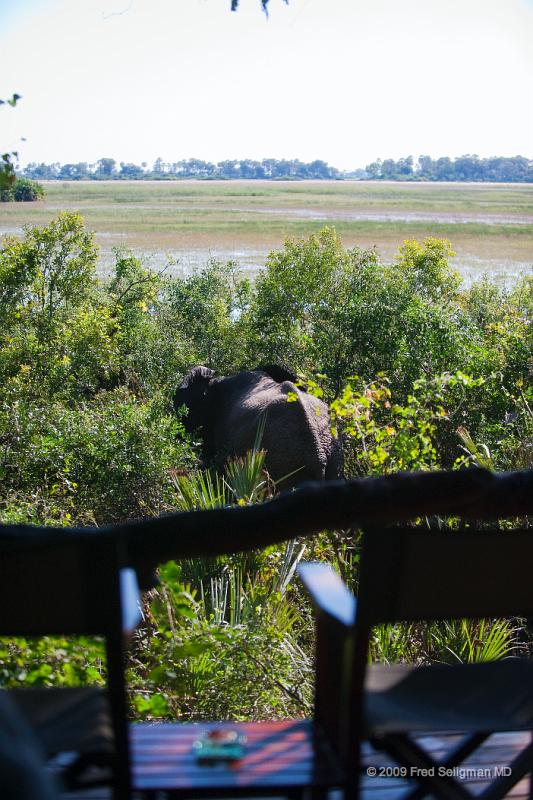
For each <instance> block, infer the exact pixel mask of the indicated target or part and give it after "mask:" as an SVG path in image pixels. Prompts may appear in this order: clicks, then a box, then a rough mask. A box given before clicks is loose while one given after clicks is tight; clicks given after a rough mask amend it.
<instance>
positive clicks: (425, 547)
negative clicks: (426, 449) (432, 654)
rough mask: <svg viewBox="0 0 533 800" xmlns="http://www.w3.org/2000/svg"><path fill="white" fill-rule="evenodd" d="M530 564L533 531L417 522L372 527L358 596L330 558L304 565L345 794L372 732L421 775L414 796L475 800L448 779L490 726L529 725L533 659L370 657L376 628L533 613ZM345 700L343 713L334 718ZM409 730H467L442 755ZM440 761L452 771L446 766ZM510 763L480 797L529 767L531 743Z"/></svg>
mask: <svg viewBox="0 0 533 800" xmlns="http://www.w3.org/2000/svg"><path fill="white" fill-rule="evenodd" d="M532 565H533V532H532V531H529V532H528V531H505V532H502V531H473V532H472V531H450V532H437V531H428V530H426V529H416V528H388V529H383V530H380V529H372V530H367V531H366V533H365V536H364V544H363V553H362V559H361V572H360V582H359V593H358V598H357V600H356V599H355V598H354V597H353V595H352V594H351V593H350V592H349V591H348V589H347V588H346V587H345V585H344V584H343V583H342V581H341V579H340V578H339V577H338V575H336V574H335V573H334V572H333V571H332V570H331V568H329V567H328V566H327V565H324V564H302V565H300V568H299V573H300V576H301V578H302V580H303V582H304V584H305V586H306V587H307V589H308V591H309V592H310V594H311V596H312V598H313V600H314V603H315V606H316V609H317V617H318V619H317V625H318V632H319V635H318V638H317V688H316V715H317V717H318V718H320V719H321V721H322V724H323V726H324V730H325V734H326V736H327V738H328V740H329V741H330V742H331V743H332V744H333V746H334V748H335V750H336V752H337V753H338V754H339V756H340V758H341V761H342V763H343V764H344V767H345V770H346V776H347V782H346V796H347V797H350V798H354V797H356V796H357V794H358V790H359V778H360V766H361V764H360V753H361V743H362V741H363V740H365V739H369V740H370V741H371V742H372V744H373V745H374V747H376V748H378V749H381V750H384V751H386V753H388V754H389V755H390V756H392V757H393V758H394V759H395V761H396V762H397V763H398V764H399V765H401V766H403V767H406V768H407V775H408V777H411V778H412V779H414V780H416V781H418V788H415V789H414V790H412V791H411V792H410V793H409V794H408V795H407V797H409V798H410V800H416V799H417V798H421V797H423V796H424V795H426V794H430V793H431V795H432V796H435V797H438V798H442V799H443V800H467V798H471V797H472V795H471V794H470V793H469V792H468V791H467V790H466V789H465V788H464V786H463V785H461V783H460V782H458V781H457V780H456V779H455V777H453V775H452V776H451V777H450V775H449V773H453V770H452V768H454V767H458V765H460V764H461V763H462V762H463V761H464V760H465V759H466V758H467V757H468V756H470V755H471V754H472V753H473V752H474V751H475V750H476V749H477V748H478V747H479V746H480V745H481V744H482V743H483V742H484V741H485V740H486V739H487V738H488V737H489V736H490V735H491V733H493V732H499V731H533V664H532V663H530V662H529V661H528V660H525V659H518V658H508V659H504V660H501V661H495V662H487V663H479V664H457V665H450V666H449V665H445V664H435V665H429V666H420V667H416V666H409V665H405V664H393V665H386V664H369V642H370V636H371V632H372V628H373V626H375V625H378V624H381V623H392V622H399V621H404V622H414V621H420V620H444V619H461V618H486V617H508V616H521V617H531V616H532V615H533V578H532ZM341 665H343V667H342V668H341ZM339 707H341V708H344V709H345V713H343V714H341V715H337V709H338V708H339ZM413 732H417V733H421V732H422V733H423V732H428V733H429V732H431V733H439V732H440V733H451V732H461V733H463V734H465V735H464V738H463V740H462V741H461V743H460V744H459V745H458V746H456V747H455V748H454V749H453V751H452V752H450V753H448V755H447V756H446V757H445V758H444V760H443V761H441V762H439V764H437V763H436V762H435V761H434V760H433V758H432V757H430V756H429V754H428V753H427V752H425V751H424V750H423V749H422V748H421V746H420V744H419V743H418V742H417V741H415V740H414V738H413V737H412V736H411V735H410V734H412V733H413ZM529 740H530V739H528V741H529ZM439 766H440V767H441V769H439ZM443 766H444V767H446V768H447V769H448V770H449V772H448V773H447V774H441V773H446V770H443V769H442V767H443ZM509 766H510V770H507V771H508V773H509V774H507V775H502V776H500V777H496V778H495V779H494V780H493V782H492V783H491V784H490V786H489V787H488V788H487V789H485V790H484V791H483V792H482V793H481V794H479V795H477V796H478V797H481V798H483V800H497V799H498V798H501V797H503V796H504V795H505V794H507V792H509V791H510V789H511V788H512V787H513V786H514V785H515V784H516V783H517V782H518V781H519V780H520V779H521V778H522V777H523V776H525V775H526V774H527V773H531V771H532V768H533V745H531V744H529V745H527V746H525V747H524V749H523V750H522V751H521V752H519V754H518V755H516V757H515V758H514V760H513V761H512V763H511V764H510V765H509ZM405 796H406V795H405V794H404V797H405Z"/></svg>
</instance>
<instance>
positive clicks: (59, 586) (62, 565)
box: [0, 533, 141, 800]
mask: <svg viewBox="0 0 533 800" xmlns="http://www.w3.org/2000/svg"><path fill="white" fill-rule="evenodd" d="M140 615H141V612H140V604H139V594H138V589H137V583H136V577H135V573H134V572H133V570H131V569H121V568H120V558H119V552H118V547H117V543H116V541H114V540H112V539H111V538H110V537H107V536H105V535H104V534H100V533H95V534H92V535H90V536H81V535H80V536H79V537H77V536H76V535H73V536H72V540H71V541H70V542H65V541H64V540H63V541H60V542H55V543H54V542H53V540H52V541H51V542H50V541H49V542H46V543H43V544H42V545H39V543H38V542H35V543H34V546H32V547H24V546H22V547H21V549H20V550H18V551H17V550H16V548H13V550H12V552H9V551H8V552H3V553H2V560H1V566H0V633H1V634H2V635H11V636H43V635H61V636H70V635H98V636H103V637H104V638H105V649H106V658H107V687H106V691H103V690H101V689H99V688H97V687H82V688H55V687H54V688H35V689H33V688H22V689H14V690H11V691H10V692H9V695H10V697H11V698H12V699H13V701H14V702H15V703H16V705H17V706H18V707H19V709H20V711H21V712H22V713H23V715H24V716H25V717H26V718H27V720H28V721H29V723H30V725H31V726H32V728H33V729H34V731H35V733H36V734H37V738H38V739H39V740H40V742H41V744H42V745H43V747H44V749H45V751H46V752H47V753H48V754H49V755H52V754H57V753H60V752H63V751H69V752H75V753H76V754H77V755H76V758H75V760H74V761H73V763H71V764H70V766H69V767H68V768H67V769H66V770H65V773H64V780H65V784H66V786H67V787H68V788H79V787H80V786H83V787H85V786H87V785H91V784H92V785H94V784H95V783H102V782H111V783H112V785H113V796H114V797H115V798H117V800H118V798H121V799H123V798H128V797H129V796H130V791H131V767H130V744H129V738H128V727H127V725H128V723H127V717H126V694H125V680H124V645H125V637H127V636H129V635H130V634H131V633H132V631H133V629H134V627H135V626H136V624H137V623H138V621H139V619H140ZM95 768H98V770H99V771H101V770H103V771H104V772H106V770H107V776H106V777H104V778H102V776H101V774H100V775H99V776H98V777H97V778H94V779H93V780H90V779H89V780H87V781H86V780H83V776H84V775H88V774H89V770H91V769H92V770H93V774H94V771H95Z"/></svg>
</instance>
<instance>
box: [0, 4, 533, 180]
mask: <svg viewBox="0 0 533 800" xmlns="http://www.w3.org/2000/svg"><path fill="white" fill-rule="evenodd" d="M229 6H230V0H0V97H6V96H7V95H10V94H12V93H13V92H14V91H16V92H18V93H20V94H21V95H23V100H22V101H21V103H20V105H19V106H17V108H16V109H11V108H7V107H6V106H2V107H1V108H0V151H2V152H3V151H4V150H6V149H7V148H15V149H17V148H18V150H19V152H20V155H21V161H22V163H27V162H28V161H61V162H63V163H64V162H70V161H90V162H92V161H95V160H96V159H97V158H99V157H101V156H110V157H114V158H116V159H117V160H122V161H134V162H141V161H148V162H149V163H151V162H152V161H153V160H154V159H155V158H156V157H157V156H161V157H162V158H163V159H164V160H165V161H177V160H179V159H182V158H189V157H196V158H202V159H206V160H212V161H218V160H221V159H225V158H244V157H248V158H257V159H261V158H268V157H274V158H300V159H301V160H304V161H309V160H312V159H315V158H323V159H325V160H327V161H329V162H330V164H333V165H334V166H337V167H341V168H353V167H360V166H364V165H365V164H367V163H368V162H369V161H372V160H374V159H376V158H377V157H382V158H385V157H394V158H397V157H399V156H404V155H409V154H413V155H415V156H416V155H420V154H429V155H432V156H440V155H451V156H457V155H461V154H464V153H477V154H479V155H481V156H488V155H517V154H521V155H525V156H529V157H533V0H290V3H289V5H288V6H286V5H285V4H284V3H283V2H282V0H270V17H269V19H268V20H267V19H266V18H265V16H264V14H262V12H261V10H260V5H259V0H241V2H240V6H241V7H240V10H239V11H238V12H237V13H233V14H232V13H231V12H230V11H229ZM21 136H24V137H26V139H27V141H26V142H20V141H19V138H20V137H21Z"/></svg>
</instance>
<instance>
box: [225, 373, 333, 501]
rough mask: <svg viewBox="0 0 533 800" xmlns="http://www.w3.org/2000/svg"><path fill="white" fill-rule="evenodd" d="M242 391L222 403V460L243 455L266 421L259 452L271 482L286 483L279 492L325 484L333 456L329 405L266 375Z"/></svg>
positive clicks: (243, 387)
mask: <svg viewBox="0 0 533 800" xmlns="http://www.w3.org/2000/svg"><path fill="white" fill-rule="evenodd" d="M257 374H258V373H256V375H257ZM240 388H241V389H242V392H241V393H240V395H239V393H237V396H235V393H234V392H231V395H232V396H230V394H228V396H227V397H226V399H225V408H224V410H223V412H222V414H221V417H222V418H223V419H224V424H223V425H221V426H220V430H219V436H218V437H217V439H218V441H217V450H218V451H219V453H221V454H223V457H224V458H227V457H228V456H232V455H244V453H245V452H246V451H247V450H249V449H251V448H252V447H253V445H254V442H255V440H256V436H257V431H258V427H259V425H260V424H261V421H262V420H264V431H263V436H262V441H261V447H262V448H263V449H264V450H266V451H267V455H266V467H267V469H268V472H269V474H270V475H271V477H272V479H273V480H274V481H281V479H283V478H286V480H285V481H283V483H282V484H281V487H283V486H286V487H288V486H290V485H294V484H296V483H300V482H302V481H303V480H321V479H324V477H325V476H326V470H327V464H328V459H329V455H330V451H331V434H330V432H329V419H328V409H327V406H326V405H325V404H324V403H322V401H320V400H318V399H317V398H316V397H313V396H312V395H308V394H305V393H303V392H301V391H300V390H299V389H298V387H297V386H295V384H294V383H292V382H291V381H283V382H282V383H277V382H276V381H274V380H272V379H271V378H270V377H269V376H267V375H261V374H259V377H258V378H256V379H254V380H253V381H250V382H249V385H248V386H245V385H244V384H243V385H241V387H240ZM287 476H290V477H287Z"/></svg>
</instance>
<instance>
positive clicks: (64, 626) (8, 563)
mask: <svg viewBox="0 0 533 800" xmlns="http://www.w3.org/2000/svg"><path fill="white" fill-rule="evenodd" d="M122 583H124V581H123V580H122ZM122 617H123V613H122V604H121V575H120V564H119V554H118V548H117V543H116V541H114V540H113V539H112V538H111V537H108V536H106V535H104V534H101V535H100V534H98V533H95V534H94V535H91V536H80V537H78V536H76V535H75V534H72V535H70V536H67V535H65V536H64V537H63V538H61V539H59V540H56V541H54V540H51V541H49V542H45V541H43V542H42V543H41V542H34V543H33V546H31V547H26V546H23V547H21V549H20V550H18V549H13V550H12V551H9V550H8V551H7V552H6V551H5V550H4V552H3V553H2V556H1V559H0V635H11V636H17V635H19V636H40V635H53V634H58V635H76V634H84V635H89V634H104V635H105V634H109V633H110V632H111V631H112V630H113V629H116V628H117V626H118V627H119V630H120V626H121V619H122Z"/></svg>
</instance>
